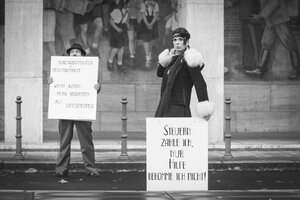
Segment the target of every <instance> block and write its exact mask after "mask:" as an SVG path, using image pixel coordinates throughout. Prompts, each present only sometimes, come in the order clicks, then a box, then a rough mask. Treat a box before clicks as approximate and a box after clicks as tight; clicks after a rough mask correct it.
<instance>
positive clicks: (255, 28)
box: [224, 0, 300, 81]
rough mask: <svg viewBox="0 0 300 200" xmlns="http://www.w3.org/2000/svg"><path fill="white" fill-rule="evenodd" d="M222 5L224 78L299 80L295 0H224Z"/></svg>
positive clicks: (297, 21) (299, 42)
mask: <svg viewBox="0 0 300 200" xmlns="http://www.w3.org/2000/svg"><path fill="white" fill-rule="evenodd" d="M224 9H225V24H224V25H225V80H228V81H244V80H294V81H296V80H299V76H300V63H299V62H300V60H299V45H300V31H299V28H300V24H299V1H298V0H252V1H247V0H225V1H224ZM230 37H231V38H232V40H231V41H230V40H228V38H230ZM226 38H227V43H226ZM234 40H235V41H234ZM237 41H238V42H237Z"/></svg>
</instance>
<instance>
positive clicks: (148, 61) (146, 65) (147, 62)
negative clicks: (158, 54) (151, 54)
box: [145, 60, 151, 69]
mask: <svg viewBox="0 0 300 200" xmlns="http://www.w3.org/2000/svg"><path fill="white" fill-rule="evenodd" d="M145 67H146V68H147V69H149V68H150V67H151V61H150V60H146V63H145Z"/></svg>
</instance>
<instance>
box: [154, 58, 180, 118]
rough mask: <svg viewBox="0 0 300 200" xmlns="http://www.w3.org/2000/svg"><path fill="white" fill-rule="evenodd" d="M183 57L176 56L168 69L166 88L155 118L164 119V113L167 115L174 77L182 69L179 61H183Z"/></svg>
mask: <svg viewBox="0 0 300 200" xmlns="http://www.w3.org/2000/svg"><path fill="white" fill-rule="evenodd" d="M183 55H184V54H182V55H180V56H178V57H177V58H176V61H175V62H173V65H172V66H171V67H170V70H169V75H168V80H167V83H166V88H165V90H164V92H163V94H162V95H161V98H160V101H159V104H158V107H157V110H156V112H155V117H164V115H165V113H167V112H168V110H169V108H170V102H171V91H172V88H173V86H174V83H175V80H176V77H177V75H178V73H179V71H180V70H181V68H182V65H183V63H182V62H181V61H182V59H183Z"/></svg>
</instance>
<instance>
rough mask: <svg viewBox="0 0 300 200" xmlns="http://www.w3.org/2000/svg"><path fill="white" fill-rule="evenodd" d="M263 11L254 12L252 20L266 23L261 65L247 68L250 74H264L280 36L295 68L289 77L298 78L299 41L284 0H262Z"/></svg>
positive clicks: (299, 71) (262, 40)
mask: <svg viewBox="0 0 300 200" xmlns="http://www.w3.org/2000/svg"><path fill="white" fill-rule="evenodd" d="M260 4H261V11H260V13H259V14H254V15H253V16H252V17H251V19H250V20H252V21H253V22H256V23H262V22H264V23H265V28H264V32H263V36H262V39H261V45H262V51H261V54H260V60H259V65H258V67H257V68H256V69H254V70H247V71H246V73H247V74H249V75H258V76H261V77H262V76H263V75H264V73H265V72H266V71H267V65H268V62H269V58H270V52H271V50H272V49H273V46H274V43H275V41H276V39H277V38H278V39H279V40H280V42H281V43H282V44H283V46H284V47H285V48H287V50H288V51H289V55H290V60H291V64H292V67H293V69H292V70H291V71H290V73H289V75H288V78H289V79H297V78H298V77H299V75H300V64H299V51H298V47H297V42H296V40H295V38H294V36H293V35H292V33H291V31H290V28H289V25H288V22H289V15H288V12H287V10H286V8H285V4H284V1H283V0H260Z"/></svg>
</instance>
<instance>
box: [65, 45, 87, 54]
mask: <svg viewBox="0 0 300 200" xmlns="http://www.w3.org/2000/svg"><path fill="white" fill-rule="evenodd" d="M72 49H78V50H80V51H81V55H83V56H85V55H86V52H85V50H84V49H83V48H82V46H81V44H78V43H74V44H72V46H71V47H70V48H68V49H67V54H68V55H70V51H71V50H72Z"/></svg>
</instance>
